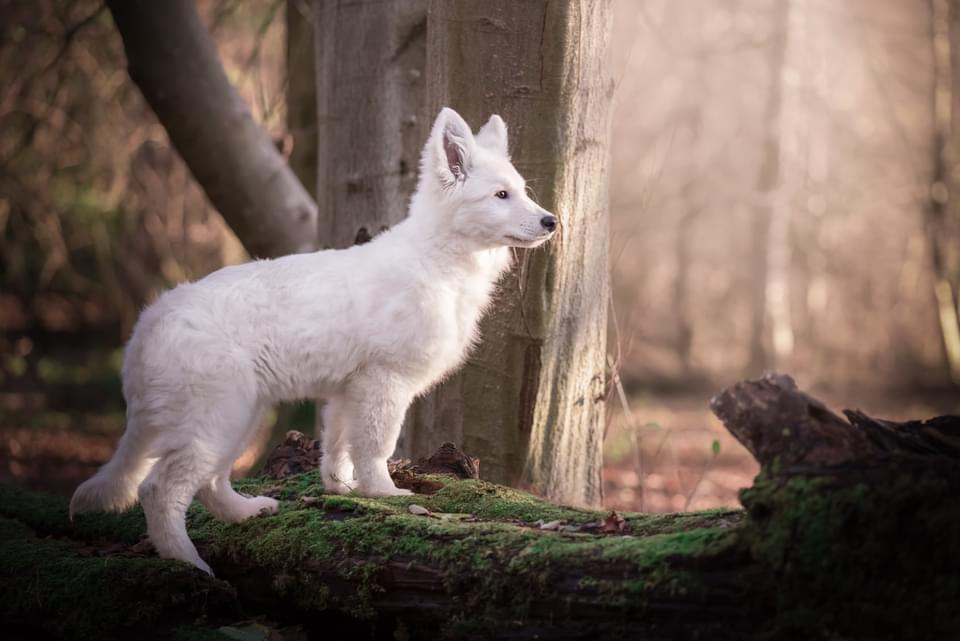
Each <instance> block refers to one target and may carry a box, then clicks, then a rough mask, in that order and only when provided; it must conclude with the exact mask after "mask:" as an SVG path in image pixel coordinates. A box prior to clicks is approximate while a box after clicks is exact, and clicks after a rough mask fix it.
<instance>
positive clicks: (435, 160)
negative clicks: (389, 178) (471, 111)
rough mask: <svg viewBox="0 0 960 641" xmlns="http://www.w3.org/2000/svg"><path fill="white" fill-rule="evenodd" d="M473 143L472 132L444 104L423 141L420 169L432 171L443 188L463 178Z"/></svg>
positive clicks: (467, 167)
mask: <svg viewBox="0 0 960 641" xmlns="http://www.w3.org/2000/svg"><path fill="white" fill-rule="evenodd" d="M475 144H476V143H475V141H474V139H473V132H471V131H470V127H469V126H468V125H467V123H466V122H465V121H464V120H463V118H461V117H460V114H458V113H457V112H456V111H454V110H453V109H450V108H449V107H444V108H443V109H442V110H441V111H440V115H439V116H437V119H436V120H435V121H434V123H433V130H432V131H431V133H430V140H428V141H427V148H426V150H425V151H426V153H425V154H424V161H425V165H426V166H425V167H424V169H429V170H431V171H433V172H434V173H435V174H436V175H437V176H438V177H439V179H440V184H441V185H443V186H444V187H449V186H451V185H454V184H456V183H457V182H458V181H462V180H465V179H466V177H467V175H468V174H469V173H470V167H471V163H472V161H473V149H474V145H475Z"/></svg>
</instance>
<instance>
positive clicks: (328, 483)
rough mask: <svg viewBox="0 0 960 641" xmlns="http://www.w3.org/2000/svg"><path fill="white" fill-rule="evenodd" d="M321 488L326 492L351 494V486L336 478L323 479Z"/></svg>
mask: <svg viewBox="0 0 960 641" xmlns="http://www.w3.org/2000/svg"><path fill="white" fill-rule="evenodd" d="M323 490H324V491H325V492H327V493H328V494H352V493H353V488H352V487H350V486H349V485H347V484H346V483H344V482H343V481H341V480H339V479H337V478H326V477H324V479H323Z"/></svg>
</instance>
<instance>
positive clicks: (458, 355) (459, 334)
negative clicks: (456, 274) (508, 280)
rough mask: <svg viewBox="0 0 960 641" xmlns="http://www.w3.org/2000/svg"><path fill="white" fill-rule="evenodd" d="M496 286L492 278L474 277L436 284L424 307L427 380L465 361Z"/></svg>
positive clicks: (422, 356)
mask: <svg viewBox="0 0 960 641" xmlns="http://www.w3.org/2000/svg"><path fill="white" fill-rule="evenodd" d="M493 288H494V283H493V282H491V279H490V278H489V277H488V278H487V279H481V278H475V279H470V280H466V281H461V282H455V283H444V284H442V285H439V286H435V287H434V288H433V291H432V292H431V295H430V296H429V297H428V298H427V304H426V305H425V306H424V307H423V308H422V310H421V311H422V314H423V316H422V317H421V324H420V326H419V330H420V331H418V332H417V333H418V335H419V336H418V337H419V340H416V341H413V342H412V343H414V344H416V343H419V344H418V345H413V344H411V347H414V349H416V351H417V352H418V356H419V358H417V359H416V360H417V361H419V363H420V365H421V367H422V369H423V374H424V377H425V379H427V380H426V381H425V382H426V384H432V383H433V382H435V381H436V380H438V379H440V378H442V377H443V376H444V375H446V374H448V373H449V372H450V371H451V370H453V369H455V368H456V367H457V366H458V365H459V364H460V363H462V362H463V360H464V358H465V356H466V354H467V352H468V351H469V349H470V347H471V346H472V345H473V343H474V342H475V339H476V338H477V326H478V323H479V321H480V318H481V317H482V315H483V312H484V310H485V309H486V307H487V304H488V303H489V301H490V295H491V292H492V290H493Z"/></svg>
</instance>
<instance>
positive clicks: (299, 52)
mask: <svg viewBox="0 0 960 641" xmlns="http://www.w3.org/2000/svg"><path fill="white" fill-rule="evenodd" d="M285 23H286V27H287V33H286V62H287V66H286V74H287V81H286V97H287V131H288V133H289V134H290V137H291V139H292V142H293V147H292V149H290V167H291V169H293V172H294V173H295V174H296V175H297V178H298V179H300V183H301V184H302V185H303V186H304V187H306V189H307V191H309V192H310V195H311V196H312V197H314V198H316V196H317V144H318V142H319V139H318V137H317V82H316V73H315V68H316V67H315V66H314V65H315V62H316V61H315V58H316V56H315V55H314V49H313V47H314V39H313V23H314V18H313V3H312V2H310V0H287V5H286V16H285ZM318 242H319V239H318Z"/></svg>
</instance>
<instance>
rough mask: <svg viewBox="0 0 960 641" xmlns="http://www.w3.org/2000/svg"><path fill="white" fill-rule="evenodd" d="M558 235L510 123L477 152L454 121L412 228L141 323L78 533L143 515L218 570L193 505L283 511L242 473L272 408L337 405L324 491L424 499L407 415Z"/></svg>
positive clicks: (180, 291)
mask: <svg viewBox="0 0 960 641" xmlns="http://www.w3.org/2000/svg"><path fill="white" fill-rule="evenodd" d="M556 227H557V218H556V217H555V216H554V215H553V214H551V213H550V212H548V211H546V210H544V209H543V208H542V207H540V206H538V205H537V204H536V203H535V202H533V201H532V200H531V199H530V198H529V197H528V196H527V194H526V191H525V183H524V180H523V178H522V177H521V176H520V174H519V173H517V170H516V169H514V167H513V165H512V164H511V162H510V157H509V154H508V151H507V129H506V125H504V122H503V120H502V119H501V118H500V117H499V116H492V117H491V118H490V120H489V121H488V122H487V124H485V125H484V126H483V127H482V128H481V129H480V131H479V132H478V133H477V135H476V137H474V135H473V133H472V132H471V131H470V127H469V126H468V125H467V123H466V122H464V120H463V118H461V117H460V115H459V114H457V112H455V111H453V110H452V109H444V110H443V111H441V112H440V115H439V116H438V117H437V119H436V121H435V123H434V125H433V128H432V130H431V133H430V138H429V140H428V141H427V144H426V146H425V147H424V149H423V153H422V156H421V160H420V177H419V183H418V185H417V190H416V192H415V193H414V195H413V198H412V200H411V202H410V212H409V215H408V217H407V218H406V220H404V221H403V222H402V223H399V224H398V225H396V226H394V227H393V228H392V229H390V230H388V231H385V232H383V233H382V234H380V235H379V236H377V237H376V238H375V239H374V240H373V241H371V242H369V243H367V244H364V245H358V246H354V247H351V248H349V249H344V250H327V251H318V252H315V253H311V254H296V255H291V256H285V257H283V258H278V259H275V260H260V261H255V262H251V263H247V264H244V265H237V266H232V267H226V268H224V269H221V270H219V271H217V272H215V273H213V274H211V275H209V276H207V277H206V278H203V279H202V280H199V281H197V282H194V283H186V284H183V285H180V286H178V287H176V288H175V289H173V290H171V291H168V292H166V293H165V294H163V295H162V296H161V297H160V298H159V299H158V300H157V301H156V302H155V303H154V304H152V305H151V306H150V307H148V308H147V309H145V310H144V312H143V313H142V314H141V315H140V319H139V321H138V322H137V325H136V327H135V329H134V331H133V336H132V337H131V339H130V342H129V344H128V345H127V348H126V353H125V356H124V363H123V394H124V397H125V398H126V402H127V429H126V432H125V433H124V435H123V437H122V438H121V439H120V443H119V445H118V447H117V451H116V453H114V455H113V458H112V459H111V460H110V461H109V462H108V463H107V464H106V465H104V466H103V467H102V468H101V469H100V470H99V471H98V472H97V473H96V475H94V476H93V477H92V478H91V479H89V480H87V481H86V482H84V483H83V484H82V485H80V487H79V488H77V491H76V492H75V493H74V495H73V499H72V500H71V501H70V516H71V518H72V517H73V515H75V514H79V513H82V512H88V511H94V510H107V511H119V510H123V509H126V508H128V507H130V506H132V505H134V504H135V503H136V502H137V500H138V499H139V501H140V502H141V503H142V504H143V510H144V513H145V514H146V519H147V533H148V534H149V537H150V539H151V541H152V542H153V545H154V546H155V547H156V549H157V552H158V553H159V554H160V555H161V556H163V557H166V558H172V559H180V560H182V561H186V562H188V563H192V564H193V565H195V566H197V567H198V568H200V569H202V570H204V571H206V572H210V567H209V566H208V565H207V564H206V563H205V562H204V561H203V559H201V558H200V556H199V554H198V553H197V549H196V547H194V545H193V543H192V542H191V541H190V538H189V537H188V536H187V530H186V523H185V515H186V511H187V508H188V506H189V505H190V502H191V501H192V500H193V498H194V497H196V498H197V499H198V500H199V501H200V502H201V503H202V504H203V505H204V506H206V508H207V509H208V510H209V511H210V512H211V513H212V514H213V515H214V516H216V517H217V518H219V519H222V520H224V521H227V522H238V521H243V520H244V519H249V518H251V517H254V516H257V515H259V514H262V513H273V512H276V510H277V501H276V500H275V499H272V498H269V497H265V496H256V497H247V496H243V495H241V494H238V493H237V492H235V491H234V490H233V488H232V487H231V486H230V468H231V466H232V464H233V462H234V461H235V460H236V459H237V457H238V456H239V455H240V454H241V452H242V451H243V450H244V448H245V446H246V445H247V444H248V443H249V442H250V440H251V438H252V436H253V435H254V433H255V432H256V431H257V429H258V427H259V425H260V422H261V419H262V415H263V412H264V410H265V408H267V407H269V406H270V405H272V404H274V403H276V402H278V401H285V400H295V399H304V398H323V399H326V401H327V402H326V405H325V407H324V411H323V425H324V431H323V464H322V469H321V472H322V476H323V483H324V486H325V488H326V490H327V491H330V492H336V493H341V494H345V493H356V494H358V495H362V496H394V495H401V494H410V492H409V491H407V490H402V489H399V488H397V487H396V486H395V485H394V484H393V481H392V480H391V478H390V475H389V474H388V472H387V458H388V457H389V456H390V455H391V454H392V453H393V450H394V448H395V447H396V443H397V437H398V436H399V434H400V426H401V424H402V423H403V418H404V414H405V413H406V410H407V407H408V406H409V405H410V402H411V401H412V400H413V398H414V397H416V396H417V395H418V394H422V393H424V392H425V391H427V390H428V389H430V387H431V386H432V385H434V384H435V383H437V382H438V381H440V380H441V379H442V378H443V377H444V376H447V375H448V374H449V373H450V372H452V371H453V370H455V369H456V368H457V367H458V366H459V365H460V363H462V362H463V360H464V357H465V356H466V354H467V352H468V350H469V349H470V347H471V344H472V343H474V341H475V340H476V337H477V322H478V320H479V319H480V317H481V315H482V314H483V311H484V308H485V307H486V306H487V304H488V302H489V301H490V297H491V294H492V292H493V289H494V287H495V285H496V283H497V280H498V279H499V278H500V276H501V274H502V273H503V272H504V271H505V270H506V269H507V267H508V266H509V264H510V258H511V254H510V250H509V248H510V247H535V246H537V245H539V244H541V243H543V242H544V241H545V240H547V239H548V238H550V236H551V235H552V234H553V232H554V230H555V229H556Z"/></svg>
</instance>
